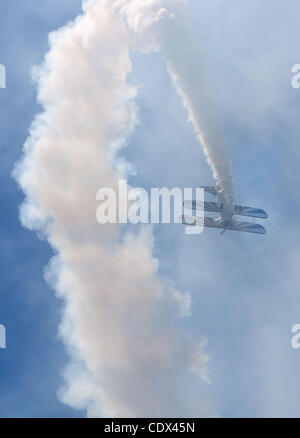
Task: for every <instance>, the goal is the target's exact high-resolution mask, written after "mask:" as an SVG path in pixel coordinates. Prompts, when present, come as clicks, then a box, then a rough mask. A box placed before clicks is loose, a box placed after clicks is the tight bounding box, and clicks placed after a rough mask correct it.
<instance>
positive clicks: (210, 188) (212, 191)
mask: <svg viewBox="0 0 300 438" xmlns="http://www.w3.org/2000/svg"><path fill="white" fill-rule="evenodd" d="M200 189H204V191H205V192H207V193H209V194H210V195H214V196H217V193H218V192H217V190H216V188H215V187H214V186H200Z"/></svg>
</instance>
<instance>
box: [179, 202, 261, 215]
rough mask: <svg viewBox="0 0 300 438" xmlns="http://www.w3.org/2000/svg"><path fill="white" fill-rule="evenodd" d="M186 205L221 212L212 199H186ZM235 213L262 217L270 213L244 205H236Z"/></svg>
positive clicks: (196, 208)
mask: <svg viewBox="0 0 300 438" xmlns="http://www.w3.org/2000/svg"><path fill="white" fill-rule="evenodd" d="M184 206H185V208H189V209H191V210H204V211H213V212H214V213H220V212H221V211H220V208H219V206H218V204H217V203H216V202H212V201H205V202H201V201H185V202H184ZM234 213H235V214H237V215H239V216H248V217H257V218H260V219H267V217H268V213H266V212H265V211H264V210H262V209H261V208H252V207H244V206H242V205H235V206H234Z"/></svg>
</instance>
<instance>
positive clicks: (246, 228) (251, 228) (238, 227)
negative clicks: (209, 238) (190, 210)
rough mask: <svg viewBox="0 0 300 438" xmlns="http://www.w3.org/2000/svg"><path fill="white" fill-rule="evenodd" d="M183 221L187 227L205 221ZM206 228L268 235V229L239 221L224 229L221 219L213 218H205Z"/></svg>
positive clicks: (184, 219) (196, 218) (196, 219)
mask: <svg viewBox="0 0 300 438" xmlns="http://www.w3.org/2000/svg"><path fill="white" fill-rule="evenodd" d="M181 221H182V223H183V224H185V225H203V219H202V218H201V217H199V216H198V217H197V216H182V217H181ZM204 227H207V228H218V229H221V230H224V229H225V228H226V229H227V230H232V231H243V232H246V233H255V234H266V232H267V231H266V229H265V228H264V227H263V226H262V225H259V224H251V223H249V222H238V221H232V223H231V224H229V225H226V227H224V224H223V222H222V219H221V218H217V219H215V218H212V217H204Z"/></svg>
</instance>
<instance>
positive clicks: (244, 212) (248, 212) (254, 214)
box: [234, 205, 268, 219]
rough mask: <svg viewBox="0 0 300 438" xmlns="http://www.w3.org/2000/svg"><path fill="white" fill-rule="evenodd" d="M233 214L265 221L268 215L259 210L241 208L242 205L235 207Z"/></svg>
mask: <svg viewBox="0 0 300 438" xmlns="http://www.w3.org/2000/svg"><path fill="white" fill-rule="evenodd" d="M234 209H235V214H238V215H240V216H249V217H259V218H261V219H267V217H268V213H266V212H265V211H264V210H262V209H261V208H252V207H243V206H242V205H235V206H234Z"/></svg>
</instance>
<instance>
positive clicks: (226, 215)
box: [217, 192, 234, 227]
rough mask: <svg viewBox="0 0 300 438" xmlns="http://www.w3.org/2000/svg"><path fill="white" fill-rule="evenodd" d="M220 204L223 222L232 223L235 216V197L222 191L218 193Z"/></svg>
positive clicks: (225, 223)
mask: <svg viewBox="0 0 300 438" xmlns="http://www.w3.org/2000/svg"><path fill="white" fill-rule="evenodd" d="M217 199H218V205H219V208H220V214H221V217H222V222H223V224H224V225H225V227H226V226H227V225H230V224H231V223H232V221H233V216H234V202H233V197H232V196H228V195H224V194H223V193H222V192H218V193H217Z"/></svg>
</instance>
